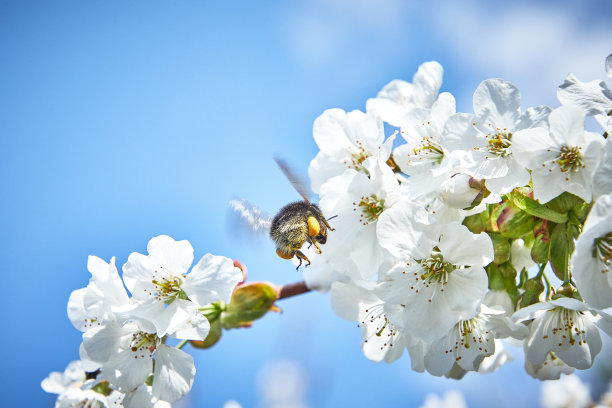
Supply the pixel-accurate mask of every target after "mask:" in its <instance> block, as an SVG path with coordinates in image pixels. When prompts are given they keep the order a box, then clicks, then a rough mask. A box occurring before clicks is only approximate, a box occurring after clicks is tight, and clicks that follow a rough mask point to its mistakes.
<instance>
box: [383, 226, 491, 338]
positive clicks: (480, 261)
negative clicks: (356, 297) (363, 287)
mask: <svg viewBox="0 0 612 408" xmlns="http://www.w3.org/2000/svg"><path fill="white" fill-rule="evenodd" d="M436 235H438V236H437V237H436V238H435V239H432V238H428V237H427V236H425V235H422V236H421V237H420V241H421V243H420V244H419V245H420V248H417V246H416V245H415V247H414V248H415V250H414V251H413V253H412V255H411V258H410V259H409V260H407V261H400V262H398V263H396V264H395V265H394V266H393V268H391V269H390V270H389V271H388V272H387V273H386V274H384V275H383V276H382V277H381V278H380V281H379V283H378V286H377V289H376V294H377V295H378V296H379V297H380V298H381V299H383V300H384V301H386V302H388V303H391V304H396V305H401V306H402V307H403V311H402V313H401V317H402V318H401V320H396V321H394V320H391V322H392V323H394V324H395V325H397V326H399V327H401V328H402V329H403V330H404V331H406V332H409V333H410V335H412V336H415V337H419V338H421V339H423V340H425V341H432V340H436V339H439V338H440V337H442V336H444V335H445V334H447V333H448V331H449V330H450V329H451V327H453V326H454V325H455V324H456V323H457V322H458V321H460V320H466V319H471V318H472V317H474V315H475V314H476V313H477V312H478V310H479V307H480V303H481V301H482V299H483V298H484V296H485V294H486V292H487V284H488V280H487V274H486V272H485V270H484V266H485V265H487V264H488V263H490V262H491V261H492V260H493V244H492V242H491V239H490V238H489V236H488V235H487V234H485V233H481V234H478V235H477V234H472V233H471V232H470V231H469V230H468V229H467V228H466V227H465V226H463V225H460V224H458V223H455V222H453V223H450V224H448V225H445V226H444V228H443V230H442V231H441V232H439V233H438V234H436ZM427 247H428V248H429V249H428V250H424V249H426V248H427ZM390 318H391V319H393V316H390Z"/></svg>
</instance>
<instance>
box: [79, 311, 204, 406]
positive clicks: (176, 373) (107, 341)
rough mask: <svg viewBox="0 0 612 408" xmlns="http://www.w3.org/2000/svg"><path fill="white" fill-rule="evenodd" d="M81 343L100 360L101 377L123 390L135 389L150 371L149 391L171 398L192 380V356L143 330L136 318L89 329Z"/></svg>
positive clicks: (176, 397)
mask: <svg viewBox="0 0 612 408" xmlns="http://www.w3.org/2000/svg"><path fill="white" fill-rule="evenodd" d="M83 346H84V348H85V350H86V351H87V354H88V356H89V357H90V358H91V359H93V360H94V361H97V362H99V363H100V364H101V366H102V375H103V376H104V378H106V379H108V380H109V382H110V383H111V384H112V385H113V386H114V387H117V388H118V389H119V390H121V391H123V392H130V391H133V390H135V389H136V388H137V387H139V386H141V385H142V384H144V382H145V380H146V379H147V377H148V376H149V375H150V374H151V373H153V375H154V377H153V384H152V395H153V396H154V397H155V398H157V399H159V400H164V401H168V402H174V401H177V400H179V399H180V398H182V397H183V396H184V395H185V394H187V392H189V390H190V389H191V385H192V384H193V377H194V375H195V366H194V365H193V358H192V357H191V356H190V355H189V354H187V353H185V352H184V351H182V350H178V349H175V348H173V347H169V346H167V345H165V344H163V343H162V341H161V339H160V338H159V337H158V336H157V334H155V333H148V332H146V331H143V330H142V328H141V326H140V325H139V324H138V322H137V321H132V322H128V323H126V324H124V325H123V326H120V325H119V324H117V323H116V322H110V323H109V324H107V325H106V326H102V327H97V328H93V329H90V330H88V331H87V332H85V333H84V334H83ZM154 360H155V364H153V361H154ZM153 366H155V369H154V370H153Z"/></svg>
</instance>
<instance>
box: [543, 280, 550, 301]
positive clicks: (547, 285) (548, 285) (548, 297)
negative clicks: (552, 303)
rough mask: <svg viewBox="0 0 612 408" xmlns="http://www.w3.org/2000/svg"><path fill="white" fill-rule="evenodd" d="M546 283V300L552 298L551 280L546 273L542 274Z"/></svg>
mask: <svg viewBox="0 0 612 408" xmlns="http://www.w3.org/2000/svg"><path fill="white" fill-rule="evenodd" d="M542 277H543V278H544V283H545V284H546V300H550V281H549V280H548V277H547V276H546V275H542Z"/></svg>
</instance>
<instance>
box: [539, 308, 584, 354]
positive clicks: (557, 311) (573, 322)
mask: <svg viewBox="0 0 612 408" xmlns="http://www.w3.org/2000/svg"><path fill="white" fill-rule="evenodd" d="M552 312H553V313H554V315H553V319H552V320H551V323H552V324H551V326H552V334H553V336H555V337H556V338H557V339H558V340H559V341H560V342H559V344H558V346H559V347H562V346H563V344H564V343H569V344H570V345H572V346H574V345H575V344H576V338H577V339H578V345H579V346H581V345H582V344H584V343H586V339H585V337H586V331H585V330H584V323H583V321H582V318H581V316H580V315H582V312H579V311H576V310H571V309H566V308H564V307H561V306H558V307H555V308H554V309H552ZM545 337H548V336H546V335H545Z"/></svg>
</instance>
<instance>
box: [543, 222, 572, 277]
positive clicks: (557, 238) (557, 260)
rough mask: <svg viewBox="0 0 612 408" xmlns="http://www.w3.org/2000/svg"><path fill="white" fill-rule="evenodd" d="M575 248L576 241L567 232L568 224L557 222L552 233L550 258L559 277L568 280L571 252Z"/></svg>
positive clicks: (551, 264)
mask: <svg viewBox="0 0 612 408" xmlns="http://www.w3.org/2000/svg"><path fill="white" fill-rule="evenodd" d="M573 250H574V242H573V239H571V237H568V234H567V224H557V225H556V226H555V228H554V229H553V231H552V234H551V235H550V248H549V251H548V260H549V261H550V266H551V267H552V269H553V272H554V273H555V275H557V277H558V278H559V279H561V280H562V281H564V282H567V281H568V279H569V276H568V264H569V257H570V254H571V253H572V252H573Z"/></svg>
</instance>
